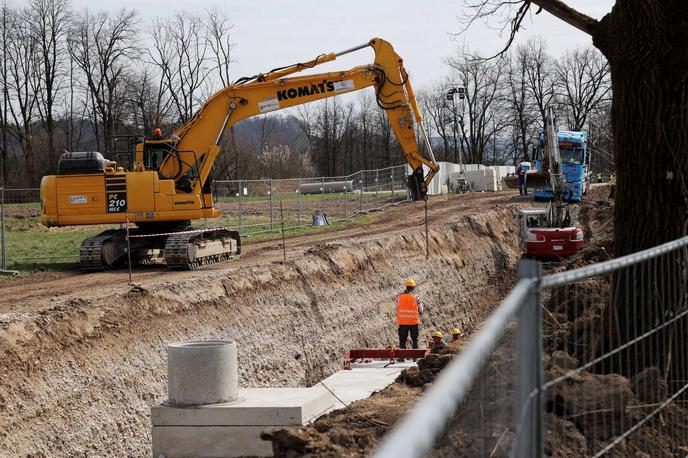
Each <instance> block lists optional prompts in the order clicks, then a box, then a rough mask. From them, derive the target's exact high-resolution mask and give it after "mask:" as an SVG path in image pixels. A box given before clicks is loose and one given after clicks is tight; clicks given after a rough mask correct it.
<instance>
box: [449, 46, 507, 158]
mask: <svg viewBox="0 0 688 458" xmlns="http://www.w3.org/2000/svg"><path fill="white" fill-rule="evenodd" d="M447 63H448V64H449V66H450V67H451V68H452V69H453V70H454V71H455V73H454V75H453V76H452V78H453V81H455V85H457V86H462V87H464V88H466V100H465V101H466V103H465V107H466V110H467V111H466V113H465V116H462V121H461V122H460V127H461V140H462V141H463V142H464V144H465V151H466V156H467V158H466V160H467V161H470V162H473V163H478V164H480V163H482V162H483V158H484V155H485V151H486V147H487V144H488V142H489V141H490V139H491V138H492V136H493V135H497V134H498V133H499V132H500V131H501V130H502V129H504V127H505V120H504V119H503V118H502V117H500V108H501V107H500V104H501V102H502V98H501V91H502V89H503V85H504V79H505V65H504V64H505V61H504V60H503V59H497V60H485V59H482V58H480V57H479V56H477V55H475V54H469V53H465V52H463V53H461V54H460V55H459V56H457V57H453V58H450V59H449V60H448V61H447Z"/></svg>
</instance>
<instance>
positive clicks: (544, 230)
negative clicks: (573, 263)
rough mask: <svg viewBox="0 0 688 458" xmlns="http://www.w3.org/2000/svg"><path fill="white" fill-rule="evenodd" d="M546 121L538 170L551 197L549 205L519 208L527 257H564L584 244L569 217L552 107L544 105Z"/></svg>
mask: <svg viewBox="0 0 688 458" xmlns="http://www.w3.org/2000/svg"><path fill="white" fill-rule="evenodd" d="M545 123H546V125H545V155H546V157H545V159H546V161H544V163H546V164H547V168H546V170H541V171H540V174H541V175H542V176H543V177H544V178H546V179H548V180H549V184H550V186H551V187H552V200H551V202H550V204H549V206H548V207H540V208H525V209H522V210H519V215H518V216H519V233H520V238H521V249H522V250H523V252H524V254H525V255H526V256H529V257H534V258H563V257H567V256H572V255H574V254H576V253H577V252H578V251H580V250H581V249H582V248H583V244H584V241H583V231H582V230H581V229H580V228H578V227H576V226H575V224H574V223H573V221H572V215H571V209H570V208H569V204H568V202H569V201H570V200H571V199H570V193H571V190H570V189H569V188H568V182H567V181H566V177H565V176H564V173H563V172H562V168H561V154H560V152H559V138H558V134H557V132H558V131H559V130H558V129H557V121H556V118H555V115H554V109H553V108H551V107H549V108H548V109H547V117H546V120H545ZM528 179H530V176H529V178H528Z"/></svg>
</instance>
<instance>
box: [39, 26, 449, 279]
mask: <svg viewBox="0 0 688 458" xmlns="http://www.w3.org/2000/svg"><path fill="white" fill-rule="evenodd" d="M367 47H371V48H372V49H373V50H374V52H375V59H374V61H373V62H372V63H371V64H367V65H361V66H357V67H354V68H352V69H349V70H345V71H338V72H328V73H318V74H312V75H295V74H296V73H299V72H301V71H303V70H306V69H311V68H313V67H315V66H317V65H320V64H323V63H325V62H330V61H333V60H335V59H336V58H337V57H338V56H341V55H343V54H347V53H350V52H353V51H357V50H359V49H363V48H367ZM367 87H373V88H374V89H375V99H376V101H377V104H378V106H379V107H380V108H381V109H382V110H384V111H385V113H386V114H387V115H388V117H389V119H390V125H391V127H392V130H393V132H394V134H395V136H396V138H397V140H398V141H399V144H400V146H401V149H402V152H403V155H404V159H405V160H406V162H407V163H408V164H409V166H410V167H411V169H412V171H413V172H412V173H411V174H410V175H409V181H408V185H409V191H410V195H411V197H412V198H413V199H414V200H420V199H424V198H426V195H427V190H428V184H429V183H430V181H431V180H432V178H433V177H434V175H435V174H436V173H437V171H438V170H439V166H438V164H437V163H436V161H435V159H434V157H433V155H432V149H431V147H430V142H429V141H428V139H427V135H425V132H424V131H423V127H422V123H420V121H421V120H422V117H421V114H420V110H419V109H418V104H417V102H416V99H415V96H414V94H413V90H412V89H411V85H410V81H409V76H408V73H407V72H406V69H405V68H404V65H403V60H402V59H401V58H400V57H399V55H398V54H397V53H396V52H395V51H394V49H393V48H392V45H390V44H389V43H388V42H386V41H384V40H382V39H380V38H374V39H372V40H370V41H369V42H368V43H366V44H364V45H360V46H357V47H354V48H351V49H348V50H346V51H343V52H340V53H329V54H322V55H320V56H318V57H316V58H315V59H313V60H311V61H309V62H306V63H298V64H294V65H290V66H286V67H280V68H277V69H274V70H271V71H269V72H267V73H260V74H258V75H255V76H252V77H247V78H241V79H239V80H237V81H236V82H235V83H234V84H230V85H228V86H227V87H225V88H223V89H222V90H220V91H219V92H217V93H216V94H214V95H213V96H211V97H210V98H209V99H208V100H207V101H206V103H205V104H204V105H203V106H202V107H201V108H200V109H199V110H198V111H197V112H196V114H195V115H194V116H193V118H192V119H191V120H189V121H188V122H187V123H186V124H184V125H183V126H181V127H180V128H179V129H177V130H176V131H175V132H174V133H173V134H171V135H170V136H169V137H168V138H162V137H161V136H160V135H159V132H157V130H156V134H155V135H154V136H153V138H145V137H144V136H138V137H135V138H133V139H132V141H131V151H130V161H129V162H130V165H129V166H127V168H125V167H123V165H122V164H119V163H117V162H115V161H109V160H106V159H105V158H104V157H103V156H102V155H101V154H100V153H97V152H86V153H84V152H70V153H65V154H63V156H62V157H61V158H60V162H59V165H58V171H57V175H51V176H45V177H43V180H42V181H41V208H42V217H41V219H42V221H43V223H44V224H45V225H47V226H66V225H89V224H124V223H127V224H128V223H130V222H131V223H134V224H135V225H136V229H134V230H133V231H132V232H131V233H130V237H129V240H128V244H127V243H126V242H127V240H126V231H125V230H124V229H118V230H108V231H105V232H103V233H101V234H99V235H97V236H95V237H91V238H89V239H86V240H85V241H84V242H83V243H82V245H81V250H80V257H81V264H82V266H83V267H84V268H88V269H103V268H108V267H111V266H113V265H115V264H116V263H117V262H119V261H121V260H122V259H124V258H125V257H126V254H127V249H128V248H127V246H130V251H131V253H130V254H131V257H132V260H133V261H134V262H139V263H147V262H152V260H153V259H154V258H161V257H162V258H164V259H165V261H166V263H167V264H168V266H171V267H178V268H196V267H199V266H203V265H207V264H212V263H216V262H223V261H226V260H228V259H231V258H232V257H236V256H239V254H240V247H241V240H240V237H239V234H238V233H237V232H235V231H232V230H229V229H222V228H220V229H218V228H214V229H210V230H206V229H195V228H193V227H192V222H193V221H196V220H200V219H206V218H217V217H219V216H220V212H219V211H218V210H217V209H216V208H215V207H214V206H213V197H212V192H211V187H210V174H211V170H212V166H213V164H214V162H215V159H216V158H217V156H218V155H219V154H220V144H221V140H222V136H223V134H224V132H226V131H227V130H228V129H229V128H230V127H231V126H233V125H234V124H236V123H237V122H239V121H241V120H243V119H246V118H250V117H252V116H257V115H261V114H264V113H269V112H272V111H277V110H280V109H284V108H289V107H293V106H297V105H301V104H305V103H309V102H313V101H316V100H322V99H325V98H328V97H334V96H338V95H341V94H345V93H349V92H352V91H357V90H361V89H364V88H367ZM416 129H418V131H420V132H422V134H423V142H424V144H425V147H426V150H427V151H428V156H429V157H428V158H426V157H424V156H423V155H422V154H421V153H420V149H419V144H418V139H417V138H416V137H417V136H416ZM424 167H425V169H424ZM425 170H426V171H427V173H426V172H425Z"/></svg>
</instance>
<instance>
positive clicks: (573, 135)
mask: <svg viewBox="0 0 688 458" xmlns="http://www.w3.org/2000/svg"><path fill="white" fill-rule="evenodd" d="M558 137H559V152H560V154H561V164H562V171H563V172H564V176H565V177H566V181H567V182H568V192H567V193H565V196H566V200H567V201H569V202H580V201H581V199H582V198H583V196H584V195H585V194H587V193H588V191H589V190H590V183H591V180H592V172H591V171H590V151H588V133H587V132H572V131H559V133H558ZM544 150H545V135H544V134H541V135H540V141H539V144H538V153H539V154H538V156H540V157H539V158H538V160H537V161H536V163H535V168H536V169H538V170H540V167H541V165H542V154H543V152H544ZM533 196H534V197H535V200H551V199H552V188H551V187H550V186H544V187H535V188H534V189H533Z"/></svg>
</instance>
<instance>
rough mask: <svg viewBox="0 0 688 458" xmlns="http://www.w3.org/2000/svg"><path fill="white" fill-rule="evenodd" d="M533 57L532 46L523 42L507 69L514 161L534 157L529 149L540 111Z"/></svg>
mask: <svg viewBox="0 0 688 458" xmlns="http://www.w3.org/2000/svg"><path fill="white" fill-rule="evenodd" d="M531 63H532V62H531V58H530V53H529V48H528V47H525V46H519V47H518V48H517V49H516V51H515V52H514V53H513V54H512V55H511V56H510V58H509V63H508V70H507V78H506V81H507V90H506V93H505V101H506V107H507V112H508V116H507V119H508V120H509V121H508V122H509V129H510V130H511V138H512V148H513V158H514V163H516V162H518V159H519V158H522V160H524V161H528V160H530V158H529V155H528V152H529V151H530V149H531V146H532V143H533V138H534V135H533V133H534V132H535V131H536V130H537V127H536V126H537V118H538V117H539V112H538V111H537V110H535V107H534V106H533V105H534V104H533V97H531V92H530V90H529V82H530V73H529V71H530V72H532V71H533V69H532V68H531Z"/></svg>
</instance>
